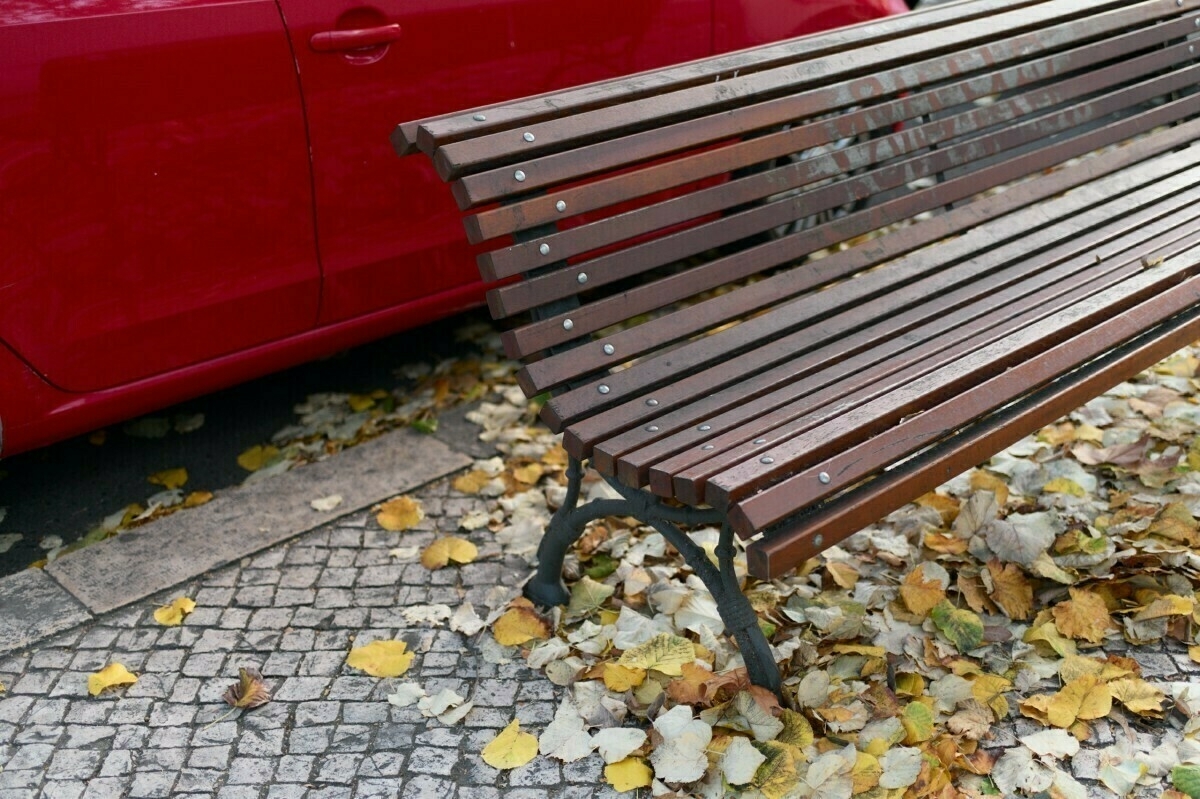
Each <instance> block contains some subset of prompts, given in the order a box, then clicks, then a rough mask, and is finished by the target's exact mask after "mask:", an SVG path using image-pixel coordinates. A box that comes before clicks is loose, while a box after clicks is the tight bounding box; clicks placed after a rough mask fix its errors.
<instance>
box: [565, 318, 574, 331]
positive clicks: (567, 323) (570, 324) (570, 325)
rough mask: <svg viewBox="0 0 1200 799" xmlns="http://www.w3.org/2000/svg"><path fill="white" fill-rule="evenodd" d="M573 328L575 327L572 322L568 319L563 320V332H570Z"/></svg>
mask: <svg viewBox="0 0 1200 799" xmlns="http://www.w3.org/2000/svg"><path fill="white" fill-rule="evenodd" d="M573 327H575V323H574V322H573V321H571V320H570V319H564V320H563V330H570V329H571V328H573Z"/></svg>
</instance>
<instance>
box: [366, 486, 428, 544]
mask: <svg viewBox="0 0 1200 799" xmlns="http://www.w3.org/2000/svg"><path fill="white" fill-rule="evenodd" d="M424 518H425V510H424V509H423V508H422V507H421V503H420V502H418V501H417V500H415V499H413V498H412V497H408V496H405V497H396V498H395V499H391V500H388V501H387V502H385V503H383V504H382V505H380V506H379V513H378V514H376V516H375V521H377V522H379V526H380V527H382V528H383V529H384V530H390V531H392V532H393V533H399V532H403V531H404V530H410V529H412V528H413V527H415V526H416V524H417V522H419V521H421V520H422V519H424ZM435 543H436V542H435Z"/></svg>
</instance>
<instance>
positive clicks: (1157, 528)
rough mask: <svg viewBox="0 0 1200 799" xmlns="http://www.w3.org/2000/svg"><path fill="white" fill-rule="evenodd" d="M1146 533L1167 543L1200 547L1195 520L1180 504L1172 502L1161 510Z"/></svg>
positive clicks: (1199, 535)
mask: <svg viewBox="0 0 1200 799" xmlns="http://www.w3.org/2000/svg"><path fill="white" fill-rule="evenodd" d="M1146 533H1147V535H1154V536H1158V537H1159V538H1165V539H1166V540H1168V541H1177V542H1179V543H1181V544H1186V545H1187V546H1189V547H1200V534H1197V532H1196V519H1195V518H1194V517H1193V516H1192V512H1191V511H1189V510H1188V508H1187V506H1186V505H1184V504H1183V503H1182V502H1172V503H1170V504H1168V505H1167V506H1166V507H1165V508H1163V509H1162V512H1161V513H1160V514H1159V515H1158V518H1157V519H1155V520H1154V522H1153V523H1152V524H1151V525H1150V529H1149V530H1147V531H1146Z"/></svg>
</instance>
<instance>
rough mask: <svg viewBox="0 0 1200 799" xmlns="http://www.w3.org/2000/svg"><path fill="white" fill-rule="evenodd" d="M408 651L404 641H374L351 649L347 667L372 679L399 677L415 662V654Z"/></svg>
mask: <svg viewBox="0 0 1200 799" xmlns="http://www.w3.org/2000/svg"><path fill="white" fill-rule="evenodd" d="M407 649H408V644H406V643H405V642H403V641H372V642H371V643H369V644H367V645H366V646H360V647H355V648H354V649H351V650H350V654H349V655H348V656H347V657H346V665H347V666H349V667H351V668H353V669H360V670H362V671H365V672H366V673H367V674H370V675H371V676H372V677H399V676H400V675H401V674H403V673H404V672H406V671H408V667H409V666H411V665H412V662H413V653H412V652H408V651H407Z"/></svg>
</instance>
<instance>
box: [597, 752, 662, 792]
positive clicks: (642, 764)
mask: <svg viewBox="0 0 1200 799" xmlns="http://www.w3.org/2000/svg"><path fill="white" fill-rule="evenodd" d="M604 779H605V780H607V781H608V784H609V785H611V786H612V787H613V790H616V791H620V792H622V793H624V792H625V791H633V790H637V789H638V788H649V787H650V783H652V782H653V781H654V771H653V770H652V769H651V768H650V767H649V766H647V765H646V761H644V760H642V759H641V758H639V757H627V758H625V759H624V760H622V761H620V762H619V763H610V764H609V765H607V766H605V767H604Z"/></svg>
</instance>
